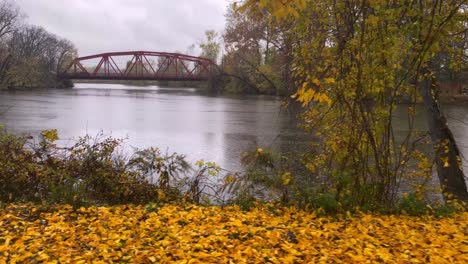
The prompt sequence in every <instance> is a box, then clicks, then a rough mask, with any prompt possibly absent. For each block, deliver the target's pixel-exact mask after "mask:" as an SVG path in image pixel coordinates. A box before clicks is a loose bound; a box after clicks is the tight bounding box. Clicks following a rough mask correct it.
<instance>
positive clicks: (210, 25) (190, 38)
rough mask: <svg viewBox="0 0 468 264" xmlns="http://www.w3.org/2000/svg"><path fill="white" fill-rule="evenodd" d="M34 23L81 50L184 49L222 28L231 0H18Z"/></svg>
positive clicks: (90, 51) (94, 51)
mask: <svg viewBox="0 0 468 264" xmlns="http://www.w3.org/2000/svg"><path fill="white" fill-rule="evenodd" d="M16 3H17V4H18V5H19V6H20V8H21V9H22V11H23V12H24V13H26V15H27V16H28V19H27V21H28V22H29V23H30V24H34V25H38V26H42V27H44V28H45V29H46V30H48V31H49V32H52V33H54V34H56V35H59V36H61V37H64V38H67V39H69V40H70V41H72V42H73V43H74V44H75V45H76V47H77V48H78V51H79V53H80V55H89V54H95V53H101V52H108V51H126V50H150V51H169V52H171V51H182V52H185V51H186V49H187V47H188V46H189V45H191V44H193V43H196V42H198V41H200V40H202V39H203V38H204V31H205V30H208V29H214V30H216V31H219V32H220V31H222V30H223V28H224V20H225V19H224V14H225V11H226V6H227V4H228V1H227V0H16Z"/></svg>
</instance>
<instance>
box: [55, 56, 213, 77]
mask: <svg viewBox="0 0 468 264" xmlns="http://www.w3.org/2000/svg"><path fill="white" fill-rule="evenodd" d="M130 58H131V59H130ZM122 61H124V63H123V65H122ZM96 62H97V64H96ZM85 63H87V64H88V65H86V66H85ZM89 63H91V65H89ZM93 64H95V66H94V65H93ZM217 73H218V66H217V65H216V63H215V62H213V61H212V60H210V59H207V58H201V57H195V56H189V55H184V54H179V53H169V52H150V51H128V52H109V53H102V54H96V55H91V56H86V57H80V58H76V59H74V60H73V61H72V62H71V63H70V65H69V66H68V67H67V68H66V69H65V71H64V72H63V73H61V74H60V77H61V78H64V79H90V80H167V81H203V80H208V79H209V78H210V76H212V75H214V74H217Z"/></svg>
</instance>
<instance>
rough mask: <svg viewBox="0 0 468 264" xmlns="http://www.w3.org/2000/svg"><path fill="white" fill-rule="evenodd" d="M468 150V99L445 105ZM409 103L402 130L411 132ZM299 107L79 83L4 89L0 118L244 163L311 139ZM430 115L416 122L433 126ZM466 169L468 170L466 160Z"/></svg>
mask: <svg viewBox="0 0 468 264" xmlns="http://www.w3.org/2000/svg"><path fill="white" fill-rule="evenodd" d="M444 110H445V111H446V113H447V115H448V116H449V117H450V118H449V124H450V127H451V128H452V131H453V133H454V135H455V138H456V140H457V141H458V143H459V146H460V148H461V151H462V153H463V154H464V156H465V157H466V158H468V105H446V106H444ZM405 115H406V114H405V111H404V108H402V110H401V111H400V112H397V114H396V120H397V122H396V124H397V125H396V131H397V133H402V134H403V133H405V132H406V131H405V130H406V118H405V117H404V116H405ZM294 116H295V114H293V113H290V112H289V111H288V110H285V109H284V108H282V107H281V99H280V98H277V97H270V96H208V95H203V94H201V93H200V92H199V91H198V90H196V89H193V88H164V87H156V86H150V87H148V86H145V87H138V86H125V85H117V84H77V85H76V87H75V88H74V89H68V90H57V89H45V90H21V91H20V90H16V91H0V124H4V125H5V126H6V128H7V130H8V131H9V132H13V133H23V132H26V133H31V134H32V135H38V133H39V132H40V131H41V130H44V129H58V131H59V136H60V138H61V144H64V145H67V144H72V143H73V141H74V140H75V139H77V138H78V137H79V136H84V135H85V134H89V135H91V136H96V135H98V134H99V133H100V132H101V131H102V132H103V133H104V135H106V136H113V137H117V138H127V140H126V141H125V142H126V144H127V146H133V147H138V148H145V147H150V146H156V147H159V148H160V149H161V150H162V151H167V152H168V153H172V152H177V153H180V154H186V155H187V157H188V160H189V161H192V162H193V161H195V160H198V159H204V160H206V161H214V162H216V163H218V164H219V165H220V166H222V167H223V168H225V169H228V170H240V169H241V168H242V167H241V164H240V159H239V157H240V156H241V154H242V153H243V152H244V151H245V150H246V149H254V148H256V147H257V146H261V147H266V148H274V149H277V150H280V151H281V152H288V151H294V150H296V149H298V148H301V147H303V146H304V143H305V142H306V140H307V137H306V136H305V135H304V134H303V133H302V131H301V130H300V129H298V128H297V127H296V120H295V118H294ZM425 122H426V121H425V120H424V116H423V115H422V114H420V116H418V117H417V122H416V127H417V128H418V129H421V130H425V129H426V125H425ZM464 164H465V171H468V166H466V165H467V163H466V161H465V162H464Z"/></svg>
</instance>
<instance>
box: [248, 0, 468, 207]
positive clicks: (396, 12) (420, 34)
mask: <svg viewBox="0 0 468 264" xmlns="http://www.w3.org/2000/svg"><path fill="white" fill-rule="evenodd" d="M464 6H465V1H463V0H458V1H457V0H450V1H441V0H434V1H416V0H414V1H412V0H410V1H407V0H405V1H403V0H395V1H382V0H355V1H331V0H319V1H306V0H289V1H278V0H274V1H261V0H247V1H245V2H243V4H242V7H241V10H243V11H244V12H254V11H255V10H262V12H260V15H263V16H266V17H268V19H269V21H272V22H273V23H285V22H284V21H286V22H288V23H291V21H295V22H294V28H293V29H292V30H293V35H294V40H293V43H294V44H293V56H294V65H295V66H294V75H295V78H296V80H297V81H298V82H297V87H298V89H297V91H296V93H295V95H294V97H295V98H296V100H297V101H299V102H301V103H302V104H303V107H304V108H305V109H306V110H307V111H306V112H305V113H304V120H305V127H306V128H307V129H308V130H310V131H313V132H314V133H316V135H317V137H318V138H320V140H318V141H317V142H316V143H315V146H314V153H313V155H310V156H309V157H308V159H307V161H306V166H307V168H308V169H309V170H310V172H311V173H312V174H313V175H314V177H318V178H322V181H325V182H328V183H329V184H330V187H331V188H330V189H331V190H332V192H333V194H334V195H335V198H336V199H337V200H339V201H344V200H349V199H351V200H352V201H353V205H358V206H363V205H366V206H369V205H370V206H373V205H391V204H394V203H395V201H396V199H397V194H398V192H399V189H400V188H399V186H400V184H402V183H403V182H405V183H406V184H407V183H408V180H409V179H408V178H407V175H410V171H411V170H413V169H414V166H411V165H410V164H412V163H414V162H416V161H418V160H419V162H420V170H417V172H415V173H414V174H417V175H421V176H424V177H430V176H431V170H430V168H427V167H430V163H429V162H428V160H427V158H426V157H424V156H423V155H421V153H420V151H418V145H419V144H420V142H421V141H422V139H423V135H421V133H418V131H416V130H414V129H413V126H412V124H413V120H414V111H415V110H414V109H415V108H414V106H411V107H409V108H408V120H409V133H408V135H407V136H406V137H405V138H404V139H402V140H398V139H396V138H395V135H394V128H393V119H392V116H393V114H394V111H395V109H396V108H397V104H398V103H399V101H400V98H401V97H402V96H409V97H411V98H412V99H413V101H416V99H417V97H418V96H419V95H418V92H419V88H421V91H422V94H423V98H424V102H425V108H426V109H428V110H430V111H427V112H428V113H430V116H429V120H430V124H431V125H430V129H431V131H430V132H431V135H432V139H433V144H434V146H436V149H437V151H436V159H435V161H436V164H437V166H438V168H439V169H438V174H439V178H440V182H441V186H442V189H443V191H444V194H445V195H444V197H445V199H446V200H447V201H449V200H451V199H452V198H458V199H460V200H464V201H467V200H468V195H467V191H466V185H465V182H464V180H463V174H462V172H461V167H460V162H459V154H458V152H457V150H456V147H455V146H456V144H455V142H454V141H453V137H451V133H449V129H448V127H447V126H446V124H445V122H444V121H445V120H444V118H443V115H442V112H441V111H440V107H439V106H438V101H437V100H436V99H437V98H436V97H434V96H431V95H432V93H433V91H434V89H433V83H432V82H428V81H427V78H428V76H432V75H430V73H429V72H428V70H429V68H430V62H431V59H432V58H433V57H434V56H435V54H437V51H438V50H439V49H440V47H441V46H440V45H441V43H443V42H445V40H447V39H448V38H450V34H449V33H450V31H451V30H452V29H453V28H454V26H455V25H454V24H455V22H456V21H457V20H456V19H455V18H456V17H457V15H465V14H466V12H464V13H463V12H461V11H460V10H461V8H462V7H464ZM431 109H437V111H432V110H431ZM441 144H442V145H441ZM441 150H443V151H442V152H443V153H444V152H445V153H447V154H448V155H445V156H444V155H442V156H441V155H439V154H440V153H441ZM441 167H442V169H441ZM447 168H451V169H447ZM454 168H457V169H454ZM413 191H414V192H415V194H416V195H417V196H422V192H421V191H420V189H419V188H415V189H413ZM421 199H422V197H421Z"/></svg>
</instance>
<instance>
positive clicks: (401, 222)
mask: <svg viewBox="0 0 468 264" xmlns="http://www.w3.org/2000/svg"><path fill="white" fill-rule="evenodd" d="M467 219H468V214H467V213H463V214H460V215H457V216H455V217H453V218H442V219H437V218H433V217H427V218H420V217H406V216H403V217H401V216H400V217H398V216H378V215H368V214H362V215H356V216H354V217H351V216H348V217H342V218H341V219H339V218H329V217H317V215H315V214H314V213H308V212H305V211H301V210H297V209H292V208H282V209H278V208H274V207H269V206H264V207H261V208H256V209H253V210H251V211H249V212H244V211H241V210H240V209H239V208H238V207H225V208H220V207H199V206H194V205H178V206H176V205H166V206H162V207H157V206H153V207H151V206H148V207H146V208H145V207H143V206H126V205H124V206H116V207H89V208H80V209H77V210H73V209H72V208H71V207H70V206H64V207H60V208H57V209H56V210H53V211H50V209H49V211H42V210H41V208H40V207H35V206H32V205H28V204H26V205H19V204H11V205H7V206H5V207H4V208H2V209H1V210H0V227H1V228H0V263H37V262H48V263H59V262H60V263H71V262H73V263H110V262H132V263H362V262H366V261H367V262H385V263H410V262H411V263H412V262H424V263H467V262H468V244H467V233H466V232H467V230H468V221H467Z"/></svg>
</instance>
